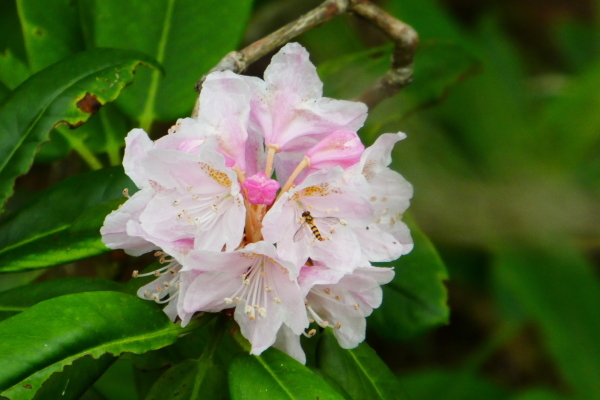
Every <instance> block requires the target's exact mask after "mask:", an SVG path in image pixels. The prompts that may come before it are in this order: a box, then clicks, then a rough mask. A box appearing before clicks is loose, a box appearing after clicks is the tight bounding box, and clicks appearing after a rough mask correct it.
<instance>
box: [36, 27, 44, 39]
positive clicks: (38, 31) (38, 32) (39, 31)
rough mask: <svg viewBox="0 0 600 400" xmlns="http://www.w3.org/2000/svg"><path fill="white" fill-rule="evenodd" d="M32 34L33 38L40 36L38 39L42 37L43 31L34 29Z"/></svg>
mask: <svg viewBox="0 0 600 400" xmlns="http://www.w3.org/2000/svg"><path fill="white" fill-rule="evenodd" d="M33 34H34V35H35V36H40V37H42V36H44V31H43V30H41V29H40V28H35V29H34V31H33Z"/></svg>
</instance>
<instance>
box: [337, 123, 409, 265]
mask: <svg viewBox="0 0 600 400" xmlns="http://www.w3.org/2000/svg"><path fill="white" fill-rule="evenodd" d="M404 138H406V135H405V134H404V133H402V132H399V133H397V134H391V133H386V134H383V135H381V136H379V137H378V138H377V140H376V141H375V143H374V144H373V145H372V146H370V147H368V148H367V149H366V150H365V151H364V153H363V154H362V157H361V160H360V162H359V163H357V164H355V165H354V166H352V167H351V168H349V169H348V170H347V171H346V172H345V179H346V180H347V181H349V182H350V183H351V184H352V185H353V186H354V187H356V189H357V190H358V191H359V192H361V193H364V194H365V195H366V196H367V197H368V199H369V202H370V203H371V206H372V207H373V222H374V224H375V225H376V226H377V228H378V229H380V230H381V231H383V232H387V233H389V234H390V235H392V236H393V237H394V238H395V239H396V240H397V241H398V242H399V243H400V244H401V245H402V249H401V251H400V253H399V254H391V257H390V259H371V258H370V261H391V260H395V259H396V258H398V257H400V256H401V255H403V254H407V253H409V252H410V251H411V250H412V248H413V241H412V238H411V237H410V231H409V229H408V227H407V226H406V224H405V223H404V222H402V221H401V219H402V215H403V213H404V212H405V211H406V209H407V208H408V206H409V205H410V199H411V198H412V196H413V187H412V185H411V184H410V183H409V182H408V181H407V180H406V179H404V177H402V175H400V174H399V173H398V172H396V171H394V170H392V169H390V168H389V167H388V166H389V165H390V164H391V162H392V150H393V148H394V145H395V144H396V143H397V142H398V141H400V140H402V139H404ZM361 240H369V238H368V237H365V238H363V239H361ZM387 241H389V239H388V240H387ZM365 248H366V249H369V248H373V246H365Z"/></svg>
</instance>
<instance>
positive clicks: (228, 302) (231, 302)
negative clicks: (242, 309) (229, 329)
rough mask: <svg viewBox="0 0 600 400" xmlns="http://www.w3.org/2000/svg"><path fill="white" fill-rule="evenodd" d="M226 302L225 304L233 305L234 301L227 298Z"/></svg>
mask: <svg viewBox="0 0 600 400" xmlns="http://www.w3.org/2000/svg"><path fill="white" fill-rule="evenodd" d="M224 301H225V304H233V300H232V299H230V298H229V297H225V299H224Z"/></svg>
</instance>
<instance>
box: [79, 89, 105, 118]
mask: <svg viewBox="0 0 600 400" xmlns="http://www.w3.org/2000/svg"><path fill="white" fill-rule="evenodd" d="M100 107H102V104H101V103H100V102H99V101H98V99H97V98H96V95H93V94H90V93H86V94H85V96H83V99H81V100H79V101H78V102H77V108H79V109H80V110H81V111H83V112H84V113H89V114H95V113H96V112H98V110H99V109H100Z"/></svg>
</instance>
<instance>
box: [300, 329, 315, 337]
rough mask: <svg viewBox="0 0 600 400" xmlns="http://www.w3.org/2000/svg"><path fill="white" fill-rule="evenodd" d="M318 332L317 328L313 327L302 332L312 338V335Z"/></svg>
mask: <svg viewBox="0 0 600 400" xmlns="http://www.w3.org/2000/svg"><path fill="white" fill-rule="evenodd" d="M316 333H317V330H316V329H311V330H310V331H308V332H302V334H303V335H304V336H306V337H307V338H311V337H313V336H315V334H316Z"/></svg>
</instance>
